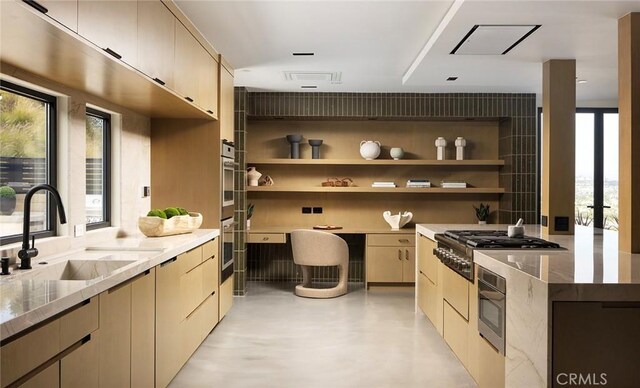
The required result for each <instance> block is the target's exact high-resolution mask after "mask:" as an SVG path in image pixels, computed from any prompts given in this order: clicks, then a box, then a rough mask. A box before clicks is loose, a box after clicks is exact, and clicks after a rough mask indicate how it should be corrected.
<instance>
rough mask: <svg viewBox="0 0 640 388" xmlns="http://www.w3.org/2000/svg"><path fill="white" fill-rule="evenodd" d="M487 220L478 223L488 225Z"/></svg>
mask: <svg viewBox="0 0 640 388" xmlns="http://www.w3.org/2000/svg"><path fill="white" fill-rule="evenodd" d="M486 224H487V221H478V225H486Z"/></svg>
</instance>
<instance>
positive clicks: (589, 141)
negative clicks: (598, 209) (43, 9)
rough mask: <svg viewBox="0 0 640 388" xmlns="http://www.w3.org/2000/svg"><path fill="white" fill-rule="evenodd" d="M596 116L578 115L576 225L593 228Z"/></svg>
mask: <svg viewBox="0 0 640 388" xmlns="http://www.w3.org/2000/svg"><path fill="white" fill-rule="evenodd" d="M594 118H595V114H594V113H588V112H584V113H582V112H579V113H576V155H575V157H576V172H575V174H576V182H575V208H576V225H584V226H590V227H593V221H594V211H593V210H594V205H593V204H594V200H595V198H594V156H595V155H594V151H595V120H594Z"/></svg>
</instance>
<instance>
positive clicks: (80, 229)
mask: <svg viewBox="0 0 640 388" xmlns="http://www.w3.org/2000/svg"><path fill="white" fill-rule="evenodd" d="M86 230H87V226H86V225H85V224H78V225H74V226H73V236H74V237H82V236H84V232H86Z"/></svg>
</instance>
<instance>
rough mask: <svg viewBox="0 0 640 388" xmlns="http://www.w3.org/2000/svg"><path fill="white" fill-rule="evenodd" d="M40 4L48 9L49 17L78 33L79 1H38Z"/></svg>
mask: <svg viewBox="0 0 640 388" xmlns="http://www.w3.org/2000/svg"><path fill="white" fill-rule="evenodd" d="M38 4H40V5H41V6H43V7H44V8H45V9H46V12H45V13H46V15H47V16H49V17H51V18H52V19H54V20H55V21H57V22H58V23H60V24H62V25H63V26H65V27H67V28H68V29H70V30H71V31H73V32H78V0H38ZM36 9H37V8H36ZM39 10H40V11H41V12H42V11H44V10H43V9H39Z"/></svg>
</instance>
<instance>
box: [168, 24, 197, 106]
mask: <svg viewBox="0 0 640 388" xmlns="http://www.w3.org/2000/svg"><path fill="white" fill-rule="evenodd" d="M175 42H176V44H175V54H174V67H173V82H174V90H175V91H176V92H177V93H178V94H179V95H181V96H182V97H184V98H186V99H187V100H191V101H192V102H195V100H196V99H198V93H199V89H198V82H199V80H198V78H199V72H198V71H195V70H194V68H193V67H194V66H197V65H198V63H197V60H198V58H199V50H204V49H203V48H202V46H200V43H198V41H197V40H196V38H194V37H193V35H191V33H190V32H189V30H187V28H186V27H185V26H183V25H182V23H180V22H179V21H176V22H175Z"/></svg>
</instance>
